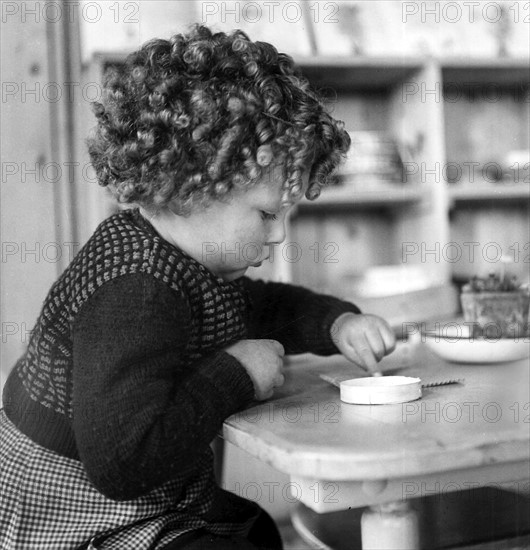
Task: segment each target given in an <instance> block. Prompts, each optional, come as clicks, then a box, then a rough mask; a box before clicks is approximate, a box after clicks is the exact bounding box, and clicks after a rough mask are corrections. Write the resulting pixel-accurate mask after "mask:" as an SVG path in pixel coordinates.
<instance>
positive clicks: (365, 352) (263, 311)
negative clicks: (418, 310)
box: [241, 277, 395, 373]
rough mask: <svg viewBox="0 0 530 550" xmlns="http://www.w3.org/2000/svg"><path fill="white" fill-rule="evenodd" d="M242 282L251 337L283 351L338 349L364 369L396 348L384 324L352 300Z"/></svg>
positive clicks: (330, 351)
mask: <svg viewBox="0 0 530 550" xmlns="http://www.w3.org/2000/svg"><path fill="white" fill-rule="evenodd" d="M241 283H242V284H243V286H244V287H245V288H246V289H247V290H248V292H249V294H250V297H251V300H252V302H253V305H254V307H253V312H252V324H251V326H252V329H251V332H252V333H253V337H255V338H258V337H262V338H274V339H276V340H278V341H279V342H281V343H282V344H283V345H284V347H285V351H286V353H291V354H293V353H303V352H311V353H316V354H320V355H331V354H334V353H339V352H340V353H342V354H343V355H344V356H345V357H347V358H348V359H350V360H351V361H353V362H355V363H356V364H358V365H359V366H361V367H362V368H364V369H365V370H367V371H368V372H372V373H373V372H377V370H378V369H377V362H378V361H379V360H380V359H382V357H383V356H384V355H386V354H388V353H390V352H391V351H392V350H393V349H394V347H395V337H394V334H393V332H392V330H391V329H390V327H389V326H388V323H386V321H384V320H383V319H381V318H380V317H377V316H375V315H363V314H361V312H360V310H359V309H358V308H357V306H355V305H354V304H351V303H349V302H346V301H343V300H339V299H338V298H335V297H333V296H327V295H322V294H317V293H315V292H312V291H310V290H308V289H306V288H303V287H299V286H294V285H287V284H283V283H274V282H269V283H265V282H263V281H255V280H251V279H249V278H247V277H243V278H242V279H241Z"/></svg>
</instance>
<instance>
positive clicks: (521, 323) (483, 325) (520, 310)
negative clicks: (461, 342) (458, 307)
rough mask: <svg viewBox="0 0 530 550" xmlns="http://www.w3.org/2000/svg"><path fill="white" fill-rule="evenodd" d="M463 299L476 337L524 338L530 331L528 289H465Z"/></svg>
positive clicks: (468, 320)
mask: <svg viewBox="0 0 530 550" xmlns="http://www.w3.org/2000/svg"><path fill="white" fill-rule="evenodd" d="M460 302H461V304H462V310H463V313H464V320H465V321H466V323H473V327H472V334H473V336H475V337H484V338H489V339H498V338H522V337H524V336H527V335H528V333H529V330H528V329H529V326H528V314H529V311H528V310H529V308H530V294H529V293H528V292H527V291H526V290H520V291H515V292H514V291H510V292H508V291H505V292H502V291H499V292H487V291H484V292H462V294H461V295H460Z"/></svg>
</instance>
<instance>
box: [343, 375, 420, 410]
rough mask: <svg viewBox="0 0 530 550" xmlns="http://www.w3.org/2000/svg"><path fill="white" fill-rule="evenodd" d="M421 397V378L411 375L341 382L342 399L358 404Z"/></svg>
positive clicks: (353, 379) (387, 402) (401, 401)
mask: <svg viewBox="0 0 530 550" xmlns="http://www.w3.org/2000/svg"><path fill="white" fill-rule="evenodd" d="M420 397H421V380H420V379H419V378H412V377H410V376H380V377H367V378H352V379H351V380H344V381H343V382H341V383H340V399H341V401H344V402H345V403H352V404H358V405H385V404H386V405H388V404H391V403H406V402H407V401H414V400H415V399H419V398H420Z"/></svg>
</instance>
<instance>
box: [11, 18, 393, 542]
mask: <svg viewBox="0 0 530 550" xmlns="http://www.w3.org/2000/svg"><path fill="white" fill-rule="evenodd" d="M95 113H96V116H97V120H98V126H97V131H96V133H95V135H94V137H93V138H91V139H90V140H89V152H90V155H91V159H92V163H93V165H94V167H95V169H96V171H97V174H98V179H99V182H100V184H101V185H103V186H108V187H109V188H110V189H111V190H112V191H113V193H114V194H115V196H116V197H117V199H118V201H119V202H120V203H123V204H126V205H130V206H131V207H132V208H130V209H126V210H123V211H121V212H119V213H117V214H115V215H113V216H111V217H109V218H108V219H106V220H105V221H103V222H102V223H101V224H100V225H99V227H98V228H97V229H96V231H95V232H94V234H93V235H92V237H91V238H90V239H89V241H88V242H87V243H86V244H85V246H84V247H83V248H82V249H81V250H80V252H79V253H78V254H77V256H76V257H75V258H74V260H73V261H72V263H71V264H70V265H69V266H68V268H67V269H66V270H65V272H64V273H63V274H62V276H61V277H60V278H59V279H58V280H57V282H56V283H55V284H54V285H53V287H52V288H51V290H50V292H49V294H48V296H47V298H46V300H45V302H44V305H43V308H42V312H41V314H40V316H39V318H38V320H37V323H36V326H35V328H34V331H33V333H32V336H31V340H30V343H29V346H28V349H27V351H26V353H25V354H24V355H23V356H22V357H21V358H20V359H19V361H18V362H17V364H16V365H15V367H14V369H13V371H12V372H11V374H10V376H9V378H8V380H7V382H6V385H5V389H4V407H5V409H4V410H3V411H0V461H1V464H2V470H1V474H0V476H1V487H2V491H1V493H0V525H1V533H0V547H1V548H2V549H3V550H15V549H24V550H30V549H35V550H37V549H38V550H42V549H46V550H54V549H57V550H58V549H63V550H64V549H72V550H73V549H81V548H98V549H106V550H116V549H127V550H129V549H135V550H143V549H145V550H147V549H149V550H152V549H157V550H159V549H175V548H211V549H223V548H241V549H252V548H254V549H255V548H281V547H282V546H281V540H280V536H279V534H278V531H277V529H276V527H275V526H274V523H273V521H272V520H271V518H270V517H269V516H268V515H267V514H266V513H265V512H264V511H263V510H262V509H261V508H260V507H259V506H258V505H257V504H255V503H252V502H250V501H247V500H246V499H243V498H240V497H238V496H236V495H234V494H232V493H229V492H227V491H224V490H222V489H220V488H219V487H217V485H216V484H215V480H214V475H213V467H212V453H211V450H210V443H211V442H212V440H213V439H214V437H215V436H216V434H217V433H218V432H219V430H220V429H221V427H222V424H223V421H224V420H225V419H226V418H227V417H228V416H230V415H232V414H234V413H236V412H237V411H239V410H241V409H243V408H245V407H248V406H249V405H250V404H251V403H253V402H254V401H255V400H264V399H267V398H270V397H271V396H272V395H273V394H274V388H275V387H278V386H281V385H282V384H283V381H284V377H283V374H282V359H283V356H284V353H287V354H295V353H301V352H312V353H315V354H320V355H331V354H334V353H339V352H341V353H343V354H344V355H345V356H346V357H348V358H349V359H351V360H352V361H354V362H355V363H357V364H358V365H360V366H362V367H364V368H365V369H366V370H367V371H369V372H375V371H376V370H377V362H378V361H379V360H380V359H381V358H382V357H383V356H384V355H385V354H387V353H390V352H391V351H392V349H393V347H394V344H395V340H394V336H393V334H392V332H391V330H390V328H389V327H388V325H387V324H386V322H385V321H383V320H382V319H380V318H378V317H375V316H371V315H362V314H361V313H360V312H359V310H358V309H357V307H356V306H354V305H353V304H350V303H347V302H343V301H340V300H338V299H336V298H333V297H330V296H324V295H319V294H316V293H313V292H311V291H309V290H306V289H304V288H300V287H296V286H292V285H287V284H280V283H272V282H269V283H265V282H263V281H253V280H251V279H249V278H247V277H245V276H244V275H245V272H246V271H247V269H248V268H249V267H251V266H257V265H259V264H260V263H261V262H263V261H265V260H266V259H267V257H268V255H269V253H270V247H271V246H273V245H274V244H277V243H281V242H282V241H283V240H284V237H285V229H284V221H285V216H286V212H287V211H288V209H289V208H291V207H292V206H293V205H294V204H296V203H297V201H299V200H300V198H301V197H302V196H303V195H304V194H305V195H306V196H307V197H308V198H310V199H313V198H315V197H316V196H317V195H318V193H319V190H320V188H321V187H322V186H323V185H324V184H325V183H326V178H327V177H328V176H329V175H330V174H331V173H332V171H333V170H334V169H335V168H336V166H337V165H338V163H339V161H340V158H341V156H342V155H343V154H344V153H345V152H346V151H347V149H348V146H349V139H348V135H347V133H346V132H345V130H344V129H343V125H342V123H340V122H338V121H335V120H334V119H332V118H331V117H330V116H329V115H328V114H327V113H326V112H325V110H324V107H323V104H322V102H321V100H320V99H319V98H318V96H317V95H316V94H315V92H314V91H313V90H312V89H311V88H310V87H309V85H308V83H307V82H306V81H305V80H304V79H303V78H301V77H300V75H299V73H298V72H297V69H296V68H295V66H294V65H293V61H292V59H291V58H290V57H288V56H287V55H284V54H281V53H278V52H277V51H276V49H275V48H274V47H273V46H271V45H270V44H266V43H260V42H251V41H250V40H249V39H248V37H247V36H246V35H245V34H244V33H242V32H240V31H235V32H234V33H232V34H230V35H226V34H224V33H216V34H213V33H212V32H211V31H210V30H209V29H207V28H205V27H201V26H196V27H194V28H193V30H191V31H190V32H189V33H188V34H186V35H180V34H178V35H175V36H173V37H172V38H171V39H170V40H153V41H151V42H149V43H147V44H145V45H144V46H143V47H142V48H141V49H140V50H139V51H138V52H135V53H133V54H132V55H130V56H129V57H128V59H127V61H126V62H125V65H124V66H123V67H122V68H118V69H116V70H114V72H113V73H112V75H110V76H109V77H108V78H107V81H106V87H105V94H104V98H103V99H102V103H101V104H100V103H96V104H95Z"/></svg>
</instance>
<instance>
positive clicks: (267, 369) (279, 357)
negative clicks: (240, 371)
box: [224, 340, 285, 401]
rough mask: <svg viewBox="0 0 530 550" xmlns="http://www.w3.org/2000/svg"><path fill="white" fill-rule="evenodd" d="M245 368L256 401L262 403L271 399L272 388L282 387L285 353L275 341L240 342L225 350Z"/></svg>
mask: <svg viewBox="0 0 530 550" xmlns="http://www.w3.org/2000/svg"><path fill="white" fill-rule="evenodd" d="M224 351H226V352H227V353H229V354H230V355H232V356H234V357H235V358H236V359H237V360H238V361H239V362H240V363H241V364H242V365H243V367H245V369H246V371H247V372H248V375H249V376H250V378H251V380H252V382H253V383H254V391H255V394H256V399H258V400H259V401H262V400H264V399H268V398H269V397H272V394H273V393H274V388H275V387H279V386H282V385H283V383H284V382H285V377H284V375H283V374H282V368H283V356H284V355H285V351H284V349H283V346H282V345H281V344H280V342H277V341H276V340H240V341H239V342H236V343H235V344H232V345H231V346H228V347H227V348H225V350H224Z"/></svg>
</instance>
